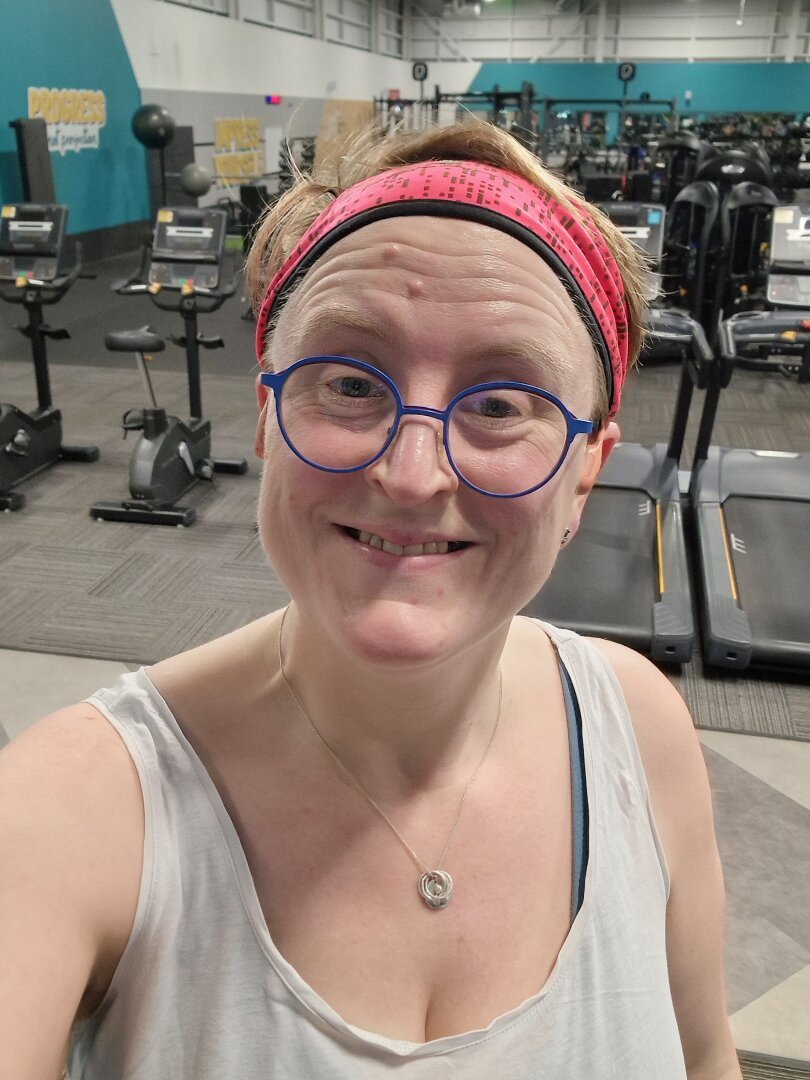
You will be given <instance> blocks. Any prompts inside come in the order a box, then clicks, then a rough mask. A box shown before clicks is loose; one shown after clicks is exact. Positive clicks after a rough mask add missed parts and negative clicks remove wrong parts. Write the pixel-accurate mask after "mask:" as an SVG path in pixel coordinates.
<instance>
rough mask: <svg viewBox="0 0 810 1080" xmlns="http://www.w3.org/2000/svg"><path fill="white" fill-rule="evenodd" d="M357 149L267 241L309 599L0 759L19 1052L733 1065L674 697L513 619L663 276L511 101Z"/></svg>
mask: <svg viewBox="0 0 810 1080" xmlns="http://www.w3.org/2000/svg"><path fill="white" fill-rule="evenodd" d="M344 166H345V170H346V176H345V178H344V179H343V180H342V182H341V184H340V185H336V186H334V187H332V188H327V187H325V186H322V185H320V184H317V183H314V182H309V181H308V182H302V183H301V184H300V185H299V186H298V187H297V188H296V189H295V190H294V191H293V192H292V193H290V194H289V195H287V196H286V197H285V199H283V200H282V201H281V203H279V204H278V206H277V207H276V208H275V209H274V210H273V211H272V212H271V213H270V214H269V215H268V217H267V219H266V221H265V222H264V224H263V226H262V228H261V230H260V232H259V235H258V236H257V239H256V243H255V247H254V250H253V253H252V255H251V259H250V263H249V278H250V282H251V287H252V289H253V291H254V295H255V299H256V304H257V308H258V310H259V317H258V323H257V325H258V333H257V350H258V351H257V355H258V358H259V361H260V366H261V369H262V371H261V374H260V376H259V380H258V398H259V405H260V408H261V415H260V419H259V425H258V430H257V439H256V449H257V453H258V454H259V456H260V457H261V458H263V459H264V474H263V480H262V487H261V498H260V505H259V522H260V530H261V537H262V541H263V543H264V546H265V549H266V551H267V554H268V556H269V558H270V559H271V560H272V563H273V566H274V567H275V569H276V571H277V573H278V574H279V576H280V577H281V579H282V580H283V581H284V583H285V585H286V586H287V588H288V590H289V592H290V595H291V596H292V598H293V600H292V604H291V605H290V607H289V608H288V609H287V610H286V611H285V612H276V613H274V614H272V615H269V616H267V617H266V618H264V619H261V620H259V621H258V622H256V623H253V624H251V625H249V626H247V627H244V628H243V629H241V630H239V631H237V632H236V633H234V634H231V635H229V636H228V637H225V638H223V639H220V640H218V641H215V642H212V643H211V644H209V645H206V646H204V647H202V648H200V649H196V650H194V651H192V652H190V653H187V654H184V655H182V656H177V657H173V658H172V659H169V660H166V661H164V662H162V663H160V664H157V665H155V666H154V667H152V668H150V669H149V670H148V672H144V671H141V672H137V673H135V674H133V675H131V676H126V677H125V678H124V679H123V680H122V681H121V683H119V684H118V685H117V686H116V687H114V688H113V689H111V690H106V691H102V692H100V693H99V694H97V695H95V696H94V697H93V698H92V699H90V701H89V702H87V703H83V704H81V705H78V706H75V707H73V708H71V709H68V710H65V711H64V712H62V713H59V714H56V715H55V716H53V717H51V718H49V719H47V720H45V721H43V722H42V723H41V724H40V725H38V726H37V727H35V728H34V729H33V730H32V731H31V732H29V733H28V734H27V735H26V736H24V737H23V738H21V739H20V740H18V742H17V743H16V744H14V745H13V746H12V747H11V748H10V749H9V750H8V751H6V753H5V754H4V757H3V759H2V761H0V767H2V770H3V782H4V785H5V791H6V794H5V795H4V796H3V801H4V803H5V805H6V807H12V806H14V807H15V810H14V813H13V814H10V815H9V816H10V817H11V819H12V822H11V826H12V827H11V830H10V832H11V836H10V838H9V836H8V835H4V836H3V844H4V848H5V851H6V858H7V859H8V860H9V865H11V866H12V867H16V873H15V874H14V875H13V881H12V882H11V884H12V888H11V890H10V895H9V898H8V899H7V900H6V905H7V907H8V910H9V916H8V917H7V918H6V921H5V923H4V925H5V926H8V927H10V931H9V934H10V938H11V940H10V941H9V942H8V943H7V944H6V945H5V947H4V948H5V951H4V955H3V962H2V964H0V971H2V972H3V975H2V976H0V978H2V979H3V980H4V982H5V989H6V990H7V997H8V1000H7V1001H4V1008H3V1009H2V1010H0V1016H2V1020H0V1024H2V1025H3V1026H4V1040H3V1041H4V1045H6V1046H8V1045H11V1046H12V1061H13V1067H12V1069H11V1072H10V1075H13V1076H14V1077H15V1078H16V1080H33V1078H34V1077H37V1078H39V1077H42V1076H46V1075H51V1074H53V1075H57V1074H58V1067H59V1062H60V1055H62V1054H63V1053H64V1049H65V1043H66V1040H67V1039H68V1034H69V1031H70V1029H71V1025H72V1024H73V1022H74V1020H76V1021H78V1022H77V1024H76V1026H75V1028H74V1032H73V1040H72V1053H71V1059H70V1061H71V1076H72V1077H73V1078H74V1080H78V1078H86V1080H91V1078H92V1080H95V1078H101V1077H105V1078H109V1077H112V1076H115V1077H120V1078H122V1080H136V1078H137V1080H153V1078H154V1080H157V1078H158V1077H160V1078H161V1080H164V1078H173V1080H174V1078H177V1080H186V1078H188V1080H191V1078H194V1080H209V1078H214V1077H217V1078H218V1080H221V1078H231V1077H233V1078H236V1077H239V1078H240V1080H253V1078H256V1080H258V1078H259V1077H261V1078H265V1077H296V1078H297V1077H317V1078H318V1080H321V1078H332V1077H334V1078H337V1077H341V1078H342V1077H353V1078H354V1077H357V1078H375V1080H376V1078H379V1077H384V1076H389V1075H392V1074H394V1073H395V1072H396V1073H399V1072H404V1074H405V1075H406V1076H413V1077H415V1078H416V1077H422V1078H433V1077H439V1076H445V1075H448V1074H450V1073H454V1071H455V1072H457V1074H458V1075H463V1076H465V1077H476V1078H477V1077H482V1078H483V1077H486V1078H490V1077H494V1076H510V1077H520V1078H534V1077H544V1078H547V1077H554V1078H556V1077H577V1078H579V1077H583V1078H584V1077H588V1078H614V1077H615V1078H617V1080H618V1078H621V1080H634V1078H639V1080H641V1078H643V1080H651V1078H655V1080H670V1078H672V1080H674V1078H682V1077H685V1076H688V1077H689V1078H690V1080H695V1078H700V1080H721V1078H722V1080H729V1078H739V1077H740V1072H739V1068H738V1065H737V1062H736V1056H735V1052H734V1047H733V1043H732V1040H731V1037H730V1034H729V1029H728V1025H727V1022H726V1017H725V1007H724V995H723V969H722V906H723V899H722V878H721V872H720V867H719V861H718V857H717V850H716V845H715V841H714V834H713V826H712V818H711V800H710V795H709V790H708V784H707V780H706V774H705V770H704V767H703V764H702V758H701V754H700V750H699V745H698V743H697V740H696V738H695V734H694V730H693V727H692V724H691V721H690V719H689V716H688V714H687V712H686V710H685V708H684V706H683V704H682V702H681V701H680V699H679V698H678V696H677V694H676V693H675V692H674V690H672V689H671V687H670V686H669V683H668V682H667V680H666V679H665V678H664V677H663V676H662V675H660V674H659V673H658V672H657V671H656V670H655V669H654V668H653V667H652V666H651V665H650V664H649V663H647V662H646V661H645V660H644V659H642V658H641V657H639V656H637V655H636V654H634V653H632V652H630V651H629V650H626V649H624V648H622V647H619V646H617V645H612V644H610V643H608V642H600V641H586V640H584V639H581V638H578V637H577V636H576V635H574V634H571V633H567V632H563V631H559V630H556V629H554V628H552V627H550V626H546V625H543V624H540V623H536V622H533V621H530V620H527V619H523V618H519V617H516V613H517V612H518V611H520V610H521V609H522V607H523V606H524V605H525V604H526V603H527V602H528V601H529V600H530V599H531V598H532V597H533V596H534V595H535V594H536V592H537V591H538V589H539V588H540V587H541V585H542V584H543V582H544V581H545V580H546V578H547V577H548V575H549V573H550V571H551V569H552V567H553V565H554V560H555V557H556V554H557V552H558V551H559V549H560V546H561V545H563V544H565V543H567V542H568V541H569V540H570V538H571V536H572V535H573V534H574V533H575V532H576V529H577V525H578V523H579V519H580V514H581V512H582V508H583V505H584V503H585V500H586V499H587V496H588V493H589V491H590V490H591V488H592V486H593V484H594V482H595V480H596V477H597V475H598V472H599V469H600V467H601V465H602V463H603V461H604V460H605V459H606V457H607V455H608V454H609V453H610V450H611V448H612V446H613V445H614V443H615V441H616V439H617V437H618V428H617V426H616V424H615V422H614V420H613V417H614V416H615V413H616V410H617V408H618V404H619V400H620V396H621V389H622V384H623V381H624V377H625V375H626V372H627V368H628V365H629V364H630V363H632V362H633V360H634V359H635V357H636V355H637V352H638V348H639V341H640V333H641V331H640V324H641V320H642V317H643V306H644V272H643V269H642V267H641V266H640V263H639V260H638V259H637V258H636V256H635V255H634V253H633V251H632V249H630V247H629V245H628V244H627V243H626V242H625V241H624V240H623V238H622V237H621V235H620V234H618V233H617V232H616V231H615V230H614V229H612V227H611V226H610V225H609V223H607V222H606V221H605V220H604V219H603V218H601V217H599V216H598V215H597V214H596V212H595V211H593V210H592V209H589V208H587V207H586V206H585V205H584V204H583V203H581V202H580V201H579V200H578V199H577V198H576V197H575V196H574V195H573V194H572V193H571V192H569V191H567V190H566V189H565V188H563V186H562V185H561V184H560V183H559V182H558V181H556V180H555V179H554V178H553V177H552V176H551V175H550V174H549V173H548V172H547V171H546V170H545V169H543V168H542V167H541V166H540V165H539V163H538V162H537V161H536V160H535V159H534V158H533V157H532V156H531V155H530V154H528V153H527V152H525V151H523V150H522V149H520V148H519V147H518V145H517V144H516V143H514V141H513V140H511V139H510V138H509V137H508V136H506V135H504V134H503V133H501V132H498V131H497V130H495V129H494V128H491V127H488V126H485V125H480V126H478V125H476V126H472V127H463V128H461V127H459V128H454V129H446V130H438V131H434V132H430V133H427V134H423V135H419V136H416V137H412V138H410V139H399V140H392V141H388V142H386V143H384V144H382V146H380V147H377V148H371V149H365V150H359V151H358V152H357V153H356V154H355V155H354V156H353V158H352V159H351V160H350V161H347V162H345V163H344ZM605 572H606V573H609V572H610V568H609V567H605ZM88 765H90V768H88ZM79 768H81V769H82V782H81V785H76V774H77V772H78V770H79ZM20 808H21V809H20ZM111 810H112V811H113V812H112V813H111ZM21 811H22V812H21ZM57 812H58V816H57ZM88 851H92V857H91V858H88V856H87V853H88ZM78 868H80V870H79V869H78ZM5 880H6V881H7V882H8V881H10V880H11V876H9V875H7V876H6V878H5ZM12 985H13V987H14V993H13V995H12V994H11V986H12ZM49 1070H50V1072H49Z"/></svg>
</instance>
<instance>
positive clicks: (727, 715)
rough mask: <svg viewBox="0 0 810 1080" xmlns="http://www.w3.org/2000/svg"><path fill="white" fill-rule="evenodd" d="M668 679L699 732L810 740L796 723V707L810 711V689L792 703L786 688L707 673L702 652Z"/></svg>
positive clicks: (797, 690)
mask: <svg viewBox="0 0 810 1080" xmlns="http://www.w3.org/2000/svg"><path fill="white" fill-rule="evenodd" d="M668 674H669V677H670V679H671V680H672V682H673V683H674V685H675V686H676V688H677V689H678V692H679V693H680V694H681V695H682V697H683V698H684V700H685V701H686V703H687V705H688V706H689V711H690V712H691V714H692V718H693V720H694V721H695V724H696V726H697V727H704V728H709V729H711V730H713V731H737V732H742V733H744V734H747V735H770V736H773V737H776V738H782V739H796V738H803V737H806V736H804V735H803V733H802V731H801V730H800V728H799V726H798V724H797V722H796V719H795V716H794V705H793V702H801V703H802V704H803V707H804V708H805V709H810V686H804V685H799V684H796V685H795V686H792V687H791V690H792V700H789V699H788V693H787V686H786V684H785V683H783V682H780V681H777V680H776V679H773V678H770V677H764V676H763V677H758V676H756V675H752V674H751V673H750V672H749V673H747V674H746V675H745V676H744V677H741V676H740V675H737V674H734V673H733V672H728V673H725V672H715V671H709V672H707V671H705V670H704V669H703V664H702V661H701V658H700V655H699V648H698V649H697V650H696V654H695V655H694V656H693V659H692V661H691V663H689V664H684V665H683V667H682V668H681V669H680V671H679V672H675V671H670V672H668Z"/></svg>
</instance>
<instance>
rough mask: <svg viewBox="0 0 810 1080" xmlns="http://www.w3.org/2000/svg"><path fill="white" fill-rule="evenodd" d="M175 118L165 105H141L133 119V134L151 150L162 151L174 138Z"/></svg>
mask: <svg viewBox="0 0 810 1080" xmlns="http://www.w3.org/2000/svg"><path fill="white" fill-rule="evenodd" d="M174 127H175V125H174V117H173V116H172V114H171V113H170V112H169V110H168V109H167V108H166V107H165V106H163V105H141V107H140V109H137V110H136V112H135V114H134V116H133V117H132V134H133V135H134V136H135V138H136V139H137V140H138V142H139V143H142V144H143V145H144V146H147V147H149V149H150V150H162V149H163V148H164V147H165V146H168V144H169V143H170V142H171V141H172V139H173V138H174Z"/></svg>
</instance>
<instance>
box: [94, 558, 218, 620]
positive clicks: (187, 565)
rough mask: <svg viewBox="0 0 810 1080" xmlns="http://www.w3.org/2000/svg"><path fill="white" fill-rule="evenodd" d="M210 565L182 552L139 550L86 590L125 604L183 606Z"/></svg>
mask: <svg viewBox="0 0 810 1080" xmlns="http://www.w3.org/2000/svg"><path fill="white" fill-rule="evenodd" d="M207 569H208V563H207V562H206V561H205V560H203V559H189V558H186V557H183V556H182V555H177V556H174V557H172V556H169V555H163V556H162V557H161V558H160V559H156V558H155V557H154V555H152V554H150V553H148V552H139V553H136V554H132V555H130V556H129V557H128V558H126V559H125V560H124V562H122V563H120V564H119V565H118V566H115V567H113V568H112V569H111V570H110V572H109V573H107V574H105V575H104V577H103V578H101V580H100V581H98V582H96V584H95V585H94V586H93V587H92V588H91V589H88V590H86V594H87V595H88V596H95V597H99V598H103V599H107V600H115V601H117V602H119V603H121V604H128V603H129V602H130V601H136V602H142V603H143V602H146V603H154V604H155V605H160V606H162V607H166V606H169V607H174V606H177V605H180V606H183V605H185V604H186V602H187V597H188V594H189V592H190V590H191V589H192V588H193V587H194V582H195V580H196V579H198V578H200V577H204V576H205V574H206V572H207Z"/></svg>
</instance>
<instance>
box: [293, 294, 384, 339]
mask: <svg viewBox="0 0 810 1080" xmlns="http://www.w3.org/2000/svg"><path fill="white" fill-rule="evenodd" d="M336 330H350V331H355V332H357V333H361V334H364V335H366V336H367V337H372V338H374V339H375V340H376V341H379V342H382V343H384V344H387V343H389V342H390V341H391V340H392V337H391V333H390V331H389V330H387V329H386V328H385V327H384V326H382V325H381V324H380V322H379V321H378V320H377V319H374V318H372V317H371V316H369V315H367V314H366V313H365V312H364V311H361V310H359V309H357V308H354V307H348V306H344V305H339V304H329V305H327V306H325V307H318V308H316V309H315V310H311V311H308V312H307V314H306V315H304V317H303V319H302V320H301V322H300V323H298V325H297V326H295V328H294V330H293V336H294V337H295V338H297V340H298V341H299V342H301V341H305V340H306V339H307V338H310V337H315V338H317V337H319V336H320V335H322V334H329V333H330V332H334V331H336Z"/></svg>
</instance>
